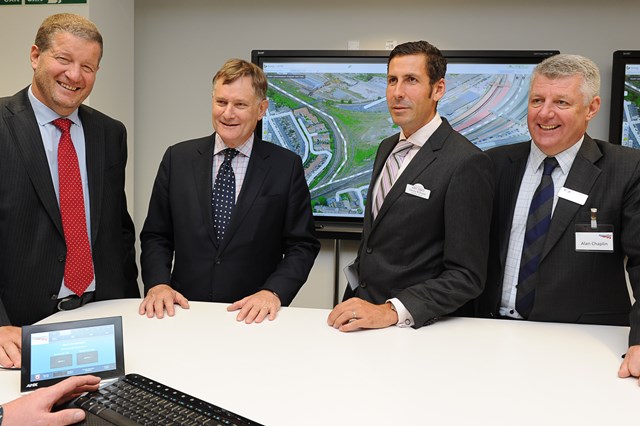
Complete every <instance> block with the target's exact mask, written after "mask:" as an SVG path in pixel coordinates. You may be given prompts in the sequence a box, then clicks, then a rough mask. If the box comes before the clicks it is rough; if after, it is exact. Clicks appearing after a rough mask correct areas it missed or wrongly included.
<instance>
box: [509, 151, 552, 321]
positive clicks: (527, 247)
mask: <svg viewBox="0 0 640 426" xmlns="http://www.w3.org/2000/svg"><path fill="white" fill-rule="evenodd" d="M557 166H558V160H556V159H555V158H554V157H547V158H545V160H544V171H543V172H542V179H541V180H540V185H538V188H537V189H536V192H535V193H534V194H533V198H532V199H531V206H530V207H529V216H528V217H527V228H526V230H525V234H524V246H523V248H522V259H521V261H520V273H519V274H518V291H517V294H516V309H517V310H518V313H519V314H520V315H521V316H522V317H524V318H527V317H528V316H529V314H530V313H531V309H532V308H533V301H534V299H535V295H536V282H537V280H538V274H537V273H536V272H537V271H538V264H539V263H540V256H541V255H542V248H543V247H544V242H545V239H546V236H547V231H548V230H549V224H550V223H551V210H552V207H553V194H554V191H553V179H552V177H551V173H552V172H553V169H555V168H556V167H557Z"/></svg>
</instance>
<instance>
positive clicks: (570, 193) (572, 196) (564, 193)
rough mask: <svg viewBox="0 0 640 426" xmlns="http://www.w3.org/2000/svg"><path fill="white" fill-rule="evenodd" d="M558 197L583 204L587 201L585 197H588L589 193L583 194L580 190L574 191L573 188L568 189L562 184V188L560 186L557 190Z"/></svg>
mask: <svg viewBox="0 0 640 426" xmlns="http://www.w3.org/2000/svg"><path fill="white" fill-rule="evenodd" d="M558 197H559V198H564V199H565V200H568V201H571V202H572V203H576V204H580V205H581V206H584V203H586V202H587V198H589V195H588V194H583V193H582V192H578V191H574V190H573V189H569V188H567V187H565V186H563V187H562V188H560V192H558Z"/></svg>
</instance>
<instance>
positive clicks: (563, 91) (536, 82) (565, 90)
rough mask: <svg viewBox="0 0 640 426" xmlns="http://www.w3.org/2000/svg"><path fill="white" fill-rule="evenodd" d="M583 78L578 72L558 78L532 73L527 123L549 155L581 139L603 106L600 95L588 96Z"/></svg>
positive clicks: (532, 135) (533, 136) (536, 139)
mask: <svg viewBox="0 0 640 426" xmlns="http://www.w3.org/2000/svg"><path fill="white" fill-rule="evenodd" d="M583 82H584V79H583V78H582V76H580V75H578V74H576V75H573V76H571V77H561V78H555V79H551V78H548V77H545V76H543V75H535V76H534V77H533V82H532V83H531V90H530V91H529V108H528V113H527V124H528V125H529V133H530V134H531V138H532V139H533V142H534V143H535V144H536V145H537V146H538V148H540V150H541V151H542V152H544V153H545V154H547V155H548V156H555V155H556V154H559V153H560V152H562V151H564V150H566V149H568V148H570V147H571V146H573V145H574V144H575V143H576V142H578V141H579V140H580V138H581V137H582V135H584V134H585V132H586V131H587V125H588V124H589V121H590V120H591V119H592V118H593V117H594V116H595V115H596V113H597V112H598V110H599V109H600V97H599V96H595V97H594V98H593V99H590V100H589V99H586V95H585V93H584V91H583V87H582V86H583Z"/></svg>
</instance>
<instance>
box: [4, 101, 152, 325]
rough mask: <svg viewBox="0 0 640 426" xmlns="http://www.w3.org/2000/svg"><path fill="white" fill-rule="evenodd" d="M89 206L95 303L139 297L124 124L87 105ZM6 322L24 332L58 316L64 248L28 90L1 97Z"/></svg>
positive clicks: (84, 108) (82, 113)
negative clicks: (127, 190)
mask: <svg viewBox="0 0 640 426" xmlns="http://www.w3.org/2000/svg"><path fill="white" fill-rule="evenodd" d="M79 115H80V119H81V120H82V126H83V128H84V133H85V140H86V161H87V170H88V181H89V199H90V205H91V211H90V216H91V250H92V255H93V266H94V272H95V279H96V291H95V300H105V299H115V298H123V297H140V291H139V289H138V285H137V282H136V279H137V275H138V271H137V267H136V264H135V252H134V243H135V232H134V227H133V221H132V220H131V217H130V216H129V213H128V212H127V201H126V197H125V193H124V177H125V165H126V161H127V138H126V130H125V127H124V125H123V124H122V123H120V122H119V121H116V120H113V119H112V118H109V117H107V116H106V115H104V114H102V113H100V112H98V111H96V110H94V109H92V108H89V107H87V106H84V105H81V106H80V108H79ZM0 171H1V173H0V302H1V303H0V318H1V317H2V313H1V312H2V311H3V310H4V311H5V312H4V313H5V314H6V317H5V318H4V322H2V323H1V324H2V325H8V323H9V322H10V323H11V324H13V325H16V326H21V325H25V324H31V323H33V322H36V321H39V320H41V319H43V318H45V317H47V316H49V315H51V314H53V313H54V312H56V306H57V300H56V299H57V298H58V296H57V293H58V291H59V290H60V285H61V283H62V277H63V275H64V264H65V256H66V245H65V241H64V234H63V231H62V219H61V217H60V209H59V207H58V200H57V198H56V194H55V191H54V188H53V183H52V181H51V172H50V170H49V165H48V163H47V158H46V154H45V151H44V147H43V142H42V137H41V136H40V131H39V130H38V124H37V122H36V117H35V114H34V112H33V109H32V107H31V104H30V102H29V98H28V93H27V89H24V90H22V91H20V92H19V93H17V94H15V95H14V96H11V97H7V98H2V99H0Z"/></svg>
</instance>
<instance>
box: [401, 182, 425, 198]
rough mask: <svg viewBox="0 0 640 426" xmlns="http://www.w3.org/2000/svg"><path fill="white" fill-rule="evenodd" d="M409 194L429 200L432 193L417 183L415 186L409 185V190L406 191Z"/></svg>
mask: <svg viewBox="0 0 640 426" xmlns="http://www.w3.org/2000/svg"><path fill="white" fill-rule="evenodd" d="M404 192H406V193H407V194H411V195H415V196H416V197H420V198H424V199H425V200H428V199H429V197H430V196H431V191H430V190H428V189H425V188H424V186H422V184H421V183H416V184H415V185H411V184H407V188H406V189H405V190H404Z"/></svg>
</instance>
